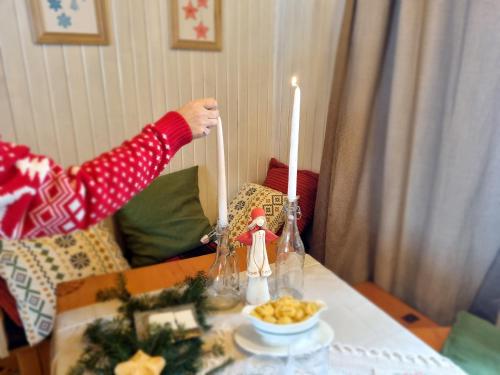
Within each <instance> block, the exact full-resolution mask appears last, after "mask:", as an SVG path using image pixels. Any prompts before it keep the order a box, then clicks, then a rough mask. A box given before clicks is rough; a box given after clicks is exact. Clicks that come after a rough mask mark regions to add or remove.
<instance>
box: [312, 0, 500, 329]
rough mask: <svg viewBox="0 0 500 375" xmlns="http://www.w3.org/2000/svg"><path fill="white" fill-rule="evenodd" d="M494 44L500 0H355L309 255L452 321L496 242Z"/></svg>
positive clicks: (499, 214)
mask: <svg viewBox="0 0 500 375" xmlns="http://www.w3.org/2000/svg"><path fill="white" fill-rule="evenodd" d="M350 10H351V12H350ZM498 35H500V3H498V2H492V1H487V0H477V1H466V0H441V1H389V0H374V1H373V0H372V1H370V0H358V1H346V6H345V17H344V24H343V28H342V33H341V39H340V40H339V47H338V51H339V52H338V55H337V61H336V68H335V69H336V70H335V74H334V81H333V84H332V98H331V104H330V111H329V116H328V124H327V129H326V136H325V144H324V154H323V159H322V165H321V173H320V181H319V187H318V196H317V203H316V215H315V227H314V230H313V242H312V254H313V255H314V256H315V257H316V258H317V259H319V260H320V261H322V262H323V263H324V264H325V265H327V266H328V267H329V268H331V269H332V270H333V271H334V272H336V273H338V274H339V275H340V276H341V277H343V278H344V279H346V280H347V281H349V282H351V283H356V282H360V281H364V280H367V279H373V280H374V281H375V282H376V283H377V284H379V285H380V286H382V287H383V288H385V289H387V290H389V291H390V292H392V293H394V294H395V295H397V296H398V297H400V298H402V299H403V300H405V301H407V302H408V303H410V304H412V305H413V306H415V307H416V308H418V309H420V310H421V311H423V312H424V313H427V314H428V315H430V316H431V317H433V318H434V319H436V320H437V321H439V322H441V323H443V324H447V323H450V322H451V321H452V319H453V318H454V315H455V313H456V311H458V310H459V309H466V308H467V307H468V305H469V304H470V302H471V301H472V298H473V297H474V295H475V293H476V292H477V290H478V288H479V285H480V284H481V281H482V279H483V277H484V275H485V273H486V271H487V269H488V268H489V266H490V265H491V263H492V262H493V259H494V256H495V254H496V251H497V249H498V248H499V246H500V121H499V120H500V106H499V105H498V104H497V103H499V102H500V69H498V66H499V62H500V43H499V37H498Z"/></svg>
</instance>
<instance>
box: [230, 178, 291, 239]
mask: <svg viewBox="0 0 500 375" xmlns="http://www.w3.org/2000/svg"><path fill="white" fill-rule="evenodd" d="M285 202H286V195H285V194H283V193H282V192H280V191H277V190H273V189H270V188H268V187H265V186H262V185H258V184H253V183H246V184H244V185H243V186H242V187H241V189H240V191H239V192H238V194H237V195H236V197H235V198H234V199H233V200H232V201H231V203H230V204H229V217H228V219H229V239H230V240H231V241H233V243H234V245H235V246H243V244H241V243H240V242H238V241H236V240H235V238H236V237H237V236H239V235H240V234H241V233H243V232H245V231H247V230H248V228H247V226H248V222H249V221H250V212H251V211H252V209H253V208H255V207H262V208H263V209H264V211H266V219H267V227H268V229H269V230H271V231H272V232H274V233H276V232H278V231H279V230H280V229H281V227H282V226H283V223H284V218H285V216H284V213H283V205H284V204H285Z"/></svg>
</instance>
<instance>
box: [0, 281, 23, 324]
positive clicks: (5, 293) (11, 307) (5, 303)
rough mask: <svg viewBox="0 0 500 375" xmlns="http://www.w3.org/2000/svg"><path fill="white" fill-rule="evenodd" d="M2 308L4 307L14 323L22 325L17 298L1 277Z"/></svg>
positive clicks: (0, 304) (0, 307) (0, 298)
mask: <svg viewBox="0 0 500 375" xmlns="http://www.w3.org/2000/svg"><path fill="white" fill-rule="evenodd" d="M0 309H2V310H3V311H4V312H5V313H6V314H7V315H8V316H9V318H10V319H12V321H13V322H14V323H16V324H17V325H18V326H19V327H22V323H21V317H20V316H19V312H18V311H17V306H16V300H15V299H14V297H13V296H12V294H10V292H9V288H8V287H7V283H6V282H5V280H4V279H2V278H1V277H0Z"/></svg>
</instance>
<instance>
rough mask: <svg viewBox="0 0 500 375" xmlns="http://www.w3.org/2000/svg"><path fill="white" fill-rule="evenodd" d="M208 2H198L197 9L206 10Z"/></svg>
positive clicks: (202, 0)
mask: <svg viewBox="0 0 500 375" xmlns="http://www.w3.org/2000/svg"><path fill="white" fill-rule="evenodd" d="M207 1H208V0H198V8H207V9H208V4H207Z"/></svg>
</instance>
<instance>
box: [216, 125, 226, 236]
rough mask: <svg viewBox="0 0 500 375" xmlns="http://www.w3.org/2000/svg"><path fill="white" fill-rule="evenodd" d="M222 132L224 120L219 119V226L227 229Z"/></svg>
mask: <svg viewBox="0 0 500 375" xmlns="http://www.w3.org/2000/svg"><path fill="white" fill-rule="evenodd" d="M222 130H223V129H222V120H221V118H220V117H219V118H218V124H217V195H218V201H219V225H220V226H221V227H222V228H225V227H227V226H228V220H227V185H226V161H225V157H224V133H223V131H222Z"/></svg>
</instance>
